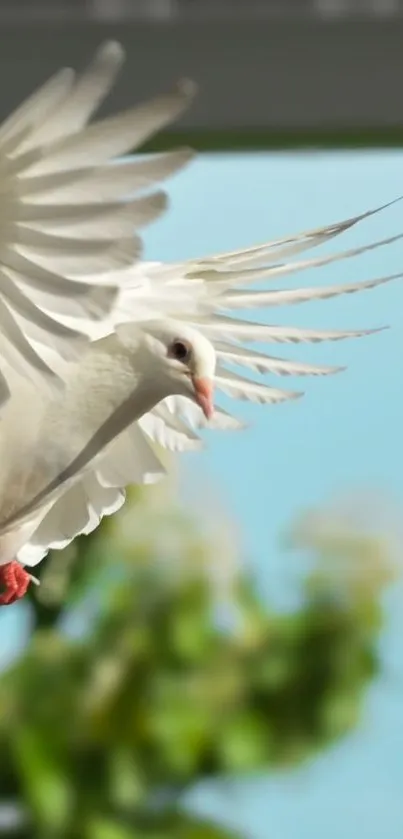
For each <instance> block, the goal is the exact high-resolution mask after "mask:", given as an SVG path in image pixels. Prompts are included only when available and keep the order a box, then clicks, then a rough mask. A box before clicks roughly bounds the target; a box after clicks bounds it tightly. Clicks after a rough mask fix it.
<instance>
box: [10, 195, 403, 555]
mask: <svg viewBox="0 0 403 839" xmlns="http://www.w3.org/2000/svg"><path fill="white" fill-rule="evenodd" d="M381 209H383V207H380V208H377V209H376V210H374V211H371V212H370V213H366V214H363V215H360V216H357V217H355V218H352V219H349V220H348V221H343V222H341V223H339V224H336V225H335V224H333V225H331V226H328V227H324V228H321V229H320V230H316V231H311V232H308V233H305V234H300V235H297V236H295V237H289V238H288V239H287V240H283V241H281V242H278V241H277V242H270V243H267V244H266V245H263V246H257V247H255V248H250V249H247V250H244V251H239V252H237V253H229V254H222V255H219V256H214V257H211V258H208V259H203V260H200V261H197V260H189V261H187V262H183V263H176V264H159V263H140V264H138V265H137V266H133V267H132V268H130V269H125V271H124V273H125V275H126V280H125V282H124V284H123V285H122V288H121V291H120V293H119V297H118V300H117V303H116V305H115V307H114V309H113V311H112V313H111V315H110V316H109V317H108V319H107V322H106V323H105V322H103V323H102V324H95V323H93V324H91V325H89V330H90V332H91V335H92V337H93V344H92V349H90V350H89V353H88V354H87V356H86V358H87V362H86V361H85V359H84V361H83V362H78V363H76V364H74V365H65V366H64V372H63V375H64V377H65V378H66V380H67V382H68V381H69V377H70V376H71V374H72V371H73V370H74V371H75V375H76V376H77V378H76V381H77V382H81V385H80V389H82V391H83V392H84V393H88V392H89V391H90V392H91V400H90V401H91V405H92V407H93V408H94V412H95V413H94V416H93V418H92V426H91V428H90V427H89V426H88V427H87V428H86V431H85V434H84V436H83V437H82V439H81V440H80V441H76V443H75V451H76V450H78V449H80V446H81V444H83V445H84V442H85V441H87V440H90V439H91V434H92V432H94V431H95V429H97V428H99V426H100V425H101V424H102V421H103V419H104V418H106V417H107V416H110V415H111V413H112V411H113V410H114V409H116V407H117V405H118V404H120V403H121V402H122V401H123V400H124V399H125V397H126V395H127V391H126V390H125V389H124V392H123V391H121V392H120V393H119V382H121V373H122V368H121V367H120V368H119V370H120V372H119V374H118V371H117V368H116V367H114V366H113V364H112V366H110V365H111V362H112V361H114V360H116V342H117V341H119V340H120V339H119V336H122V335H123V336H124V335H125V330H127V334H129V335H133V336H135V335H137V334H138V332H139V331H142V330H144V331H145V332H147V331H148V330H149V328H150V327H149V323H150V321H151V322H152V327H153V324H154V322H157V324H158V323H161V324H167V325H168V328H170V329H171V331H172V335H174V334H180V333H181V331H182V332H185V333H186V331H187V330H189V329H190V330H191V335H192V338H193V335H196V336H200V338H201V339H204V340H205V341H207V342H208V345H209V346H210V345H211V346H213V347H214V352H215V358H216V362H217V364H216V369H215V375H214V381H215V387H216V389H217V390H218V391H221V392H223V393H225V394H226V395H228V396H230V397H233V398H235V399H246V400H251V401H254V402H260V403H266V404H276V403H279V402H284V401H287V400H290V399H295V398H297V397H299V396H301V395H302V393H300V392H295V391H287V390H284V389H282V388H278V387H273V386H272V385H268V384H267V383H266V382H265V381H264V380H263V381H257V380H256V379H249V378H247V376H246V375H243V374H241V373H240V372H238V370H237V368H245V369H246V371H248V370H250V371H253V373H257V374H260V375H262V376H264V375H265V374H267V373H271V374H276V375H279V376H287V375H295V376H307V375H314V376H315V375H316V376H323V375H329V374H332V373H336V372H338V371H340V370H341V369H342V368H341V367H337V366H323V365H315V364H308V363H304V362H303V361H291V360H288V359H281V358H279V357H277V356H272V355H266V354H265V353H264V352H262V351H255V350H254V349H253V348H252V347H251V346H245V343H246V344H248V345H250V344H251V343H252V344H253V342H259V343H265V344H270V343H286V342H292V343H295V344H298V343H304V342H321V341H326V340H331V341H337V340H342V339H345V338H350V337H360V336H364V335H370V334H371V333H373V332H376V331H377V330H376V329H375V330H371V329H369V330H365V329H364V330H350V331H339V330H316V329H302V328H296V327H282V326H270V325H267V324H266V323H257V322H248V321H245V320H244V319H239V318H238V317H237V316H236V314H237V309H238V308H240V307H242V309H248V308H249V309H252V310H258V309H260V308H263V309H267V308H269V307H270V305H274V306H277V305H279V304H280V303H282V304H286V303H290V304H293V303H300V302H305V301H308V300H320V299H326V298H330V297H334V296H337V295H341V294H351V293H354V292H358V291H360V290H365V289H371V288H375V287H376V286H377V285H380V284H383V283H385V282H388V281H389V280H391V279H394V278H395V277H396V276H398V275H393V276H389V277H382V278H379V279H373V280H368V281H364V282H360V283H348V284H345V285H340V286H330V287H319V288H308V289H295V290H289V291H287V290H274V289H273V290H271V289H270V290H269V289H265V290H264V291H260V290H257V291H254V290H253V289H251V288H250V286H251V285H253V283H254V282H258V281H259V279H260V278H261V277H262V275H263V276H265V277H266V279H268V278H271V276H273V279H274V278H276V277H277V276H279V275H283V274H286V273H293V272H295V271H299V270H302V269H304V268H308V267H311V268H312V267H315V266H318V267H319V266H320V265H323V264H328V263H330V262H332V261H336V260H339V259H347V258H349V257H353V256H358V255H359V254H360V253H363V252H364V251H366V250H371V249H373V248H374V247H381V246H382V245H385V244H387V243H389V242H391V241H392V239H391V238H390V239H385V240H381V241H379V242H377V243H375V244H370V245H367V246H363V247H360V248H355V249H353V250H349V251H345V252H341V253H336V254H335V255H333V256H326V257H314V258H312V259H308V260H304V261H299V262H289V263H282V264H280V263H279V258H281V259H284V257H287V256H288V255H289V254H290V253H291V254H292V255H295V254H296V253H300V252H301V251H303V250H304V249H307V248H310V247H313V246H317V245H319V244H321V243H322V242H326V241H328V240H329V239H331V238H333V237H335V236H337V235H339V234H340V233H342V232H344V231H345V230H347V229H349V228H351V227H352V226H353V225H354V224H357V223H358V222H359V221H362V220H363V219H364V218H366V217H368V216H369V215H371V214H373V213H376V212H379V211H380V210H381ZM394 238H395V237H394ZM258 266H261V267H258ZM240 304H241V305H240ZM118 324H120V326H119V325H118ZM193 330H194V332H193ZM116 333H117V334H116ZM197 340H198V339H197ZM108 342H109V344H108ZM101 349H102V351H104V350H105V353H106V355H105V356H104V357H103V359H102V361H100V360H98V361H97V362H96V365H95V368H94V369H89V368H88V367H87V371H86V365H88V364H90V368H91V365H92V364H93V363H94V359H96V358H97V356H98V353H99V351H100V350H101ZM202 352H204V350H203V351H202ZM91 358H92V359H93V361H91V362H89V360H90V359H91ZM119 364H120V362H119ZM118 366H119V365H118ZM142 366H145V367H146V374H147V377H148V378H150V379H152V380H153V381H155V377H156V372H155V370H153V368H152V366H150V364H149V363H148V362H147V361H145V360H144V361H142V360H141V359H137V360H136V361H135V362H134V367H133V370H132V373H131V375H132V376H133V378H132V379H131V381H129V382H128V387H129V389H130V387H131V388H132V390H133V391H135V389H136V381H137V376H138V374H139V373H140V368H141V367H142ZM231 367H233V368H234V369H231ZM68 392H69V391H68V386H67V393H68ZM164 395H165V394H164V392H163V390H162V391H161V392H160V394H159V400H158V399H157V397H154V398H155V402H156V404H155V405H154V406H151V409H150V410H146V408H145V405H144V402H143V403H142V404H141V406H140V408H138V405H137V407H135V406H133V405H132V407H131V408H130V409H129V411H128V413H127V415H126V416H125V420H124V425H123V426H122V425H117V424H115V423H114V421H113V419H112V421H111V424H110V428H109V431H108V435H107V438H104V439H103V441H102V444H98V443H97V444H96V445H95V446H94V447H93V448H92V450H91V457H95V458H96V459H94V460H91V461H90V462H87V463H86V464H85V466H79V467H78V471H77V472H76V473H75V475H74V478H73V479H71V478H70V477H69V478H68V479H66V484H64V485H62V486H60V485H59V484H58V485H57V490H56V492H55V495H54V496H53V498H54V501H51V502H50V511H49V512H47V514H46V515H45V514H44V511H45V510H46V501H47V500H49V498H50V496H49V495H47V494H46V493H45V495H44V497H42V498H41V499H40V505H39V514H37V513H36V514H35V521H36V522H38V524H37V525H36V524H35V526H34V529H33V533H30V534H29V538H28V539H26V540H25V539H24V544H23V545H22V547H21V548H20V549H19V551H18V557H19V559H20V561H21V562H22V563H23V564H26V565H34V564H36V563H37V562H38V561H39V560H40V559H41V558H42V557H43V556H44V555H45V554H46V553H47V551H48V549H49V547H52V548H61V547H64V546H65V545H67V544H68V543H69V542H70V541H71V540H72V539H73V538H74V537H75V536H76V535H77V534H78V533H89V532H91V531H92V530H93V529H94V528H95V527H96V526H97V525H98V524H99V521H100V520H101V518H102V516H103V515H107V514H111V513H113V512H115V511H116V510H118V509H119V507H120V506H121V505H122V504H123V502H124V499H125V493H124V490H125V487H127V486H128V485H130V484H134V483H147V482H151V481H155V480H158V479H159V478H161V477H162V476H163V475H164V473H165V470H164V467H163V464H162V463H161V462H160V460H159V459H158V446H161V447H163V448H166V449H168V450H170V451H173V452H181V451H185V450H190V449H197V448H199V447H200V446H201V439H200V437H199V434H198V431H199V429H201V428H203V427H205V426H206V425H207V424H208V426H209V427H210V428H217V429H223V430H225V429H238V428H242V427H243V424H242V423H241V422H239V421H238V420H237V419H236V418H235V417H234V416H232V415H231V414H229V413H227V412H226V411H224V410H223V409H222V408H220V407H219V406H217V407H216V410H215V414H214V417H213V418H212V419H211V420H210V421H208V422H207V420H206V418H205V417H204V416H203V413H202V411H201V410H200V407H199V406H198V405H197V404H195V402H194V401H192V400H191V399H189V394H187V395H183V394H178V393H175V392H174V391H173V392H172V393H170V395H168V396H165V398H163V397H164ZM32 398H33V395H32V396H31V399H32ZM110 399H112V402H113V404H112V403H111V402H110V401H108V400H110ZM54 404H57V402H55V401H54ZM136 404H137V403H136ZM10 410H11V406H10ZM74 412H76V414H78V415H79V416H80V418H82V416H83V411H82V408H81V407H80V404H79V399H78V398H77V393H76V392H74V393H72V395H71V400H70V402H67V403H66V402H65V403H64V407H63V408H62V410H61V411H60V410H59V409H58V410H57V412H56V413H57V417H58V419H57V421H58V423H60V425H59V429H60V430H59V432H58V434H56V435H55V434H54V433H53V432H49V426H48V422H47V423H45V424H44V425H42V424H41V423H39V426H40V433H41V434H42V436H43V439H44V440H46V439H52V440H53V439H55V438H56V439H58V440H60V439H61V437H60V431H61V430H64V431H65V432H67V438H68V440H69V442H70V443H71V440H72V436H71V431H70V426H69V423H68V421H67V417H68V416H69V417H71V415H72V413H74ZM136 412H137V414H138V418H137V420H136V421H133V420H134V419H135V414H136ZM15 413H16V416H15V419H14V420H11V423H10V424H11V425H12V426H13V425H14V422H16V421H17V416H18V407H17V405H16V406H15ZM10 416H11V414H10ZM84 438H85V439H84ZM105 440H106V442H105ZM155 444H157V449H156V448H155ZM45 448H46V447H45ZM84 448H85V446H84ZM39 450H42V446H39ZM81 450H82V449H80V451H81ZM48 453H49V449H48ZM59 455H60V451H59ZM73 455H74V453H73V452H72V451H70V452H67V451H66V450H62V456H61V461H60V466H61V467H64V466H66V465H67V464H70V463H71V462H72V460H74V456H73ZM34 456H36V455H35V454H34ZM0 457H1V449H0ZM32 457H33V455H32V453H30V455H29V458H31V462H32ZM29 458H28V459H29ZM81 469H82V471H81ZM34 471H35V470H34ZM35 473H36V475H38V470H36V471H35ZM63 480H64V478H63ZM44 484H46V481H43V479H42V486H44ZM54 491H55V490H52V492H54ZM25 497H26V498H28V496H25ZM0 509H1V497H0ZM39 520H40V521H39ZM32 526H33V525H31V527H32Z"/></svg>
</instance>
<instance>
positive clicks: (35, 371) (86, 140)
mask: <svg viewBox="0 0 403 839" xmlns="http://www.w3.org/2000/svg"><path fill="white" fill-rule="evenodd" d="M123 57H124V55H123V50H122V48H121V47H120V46H119V44H116V43H113V42H111V43H107V44H105V45H104V46H103V47H102V48H101V49H100V50H99V51H98V53H97V54H96V56H95V59H94V61H93V62H92V64H91V65H90V66H89V67H88V69H87V70H86V71H85V72H84V73H83V74H82V75H81V76H80V77H79V78H77V79H76V78H75V74H74V72H73V71H72V70H71V69H63V70H61V71H60V72H58V73H56V75H55V76H54V77H53V78H51V79H50V80H49V81H48V82H47V83H46V84H45V85H43V87H41V88H40V89H39V90H38V91H36V93H34V94H33V95H32V96H31V97H30V98H29V99H28V100H27V101H26V102H24V104H23V105H21V107H20V108H18V110H16V111H15V112H14V113H13V114H12V115H11V116H10V117H9V118H8V119H7V120H6V121H5V122H4V123H3V124H2V125H1V126H0V194H1V214H0V357H1V359H2V364H1V367H0V405H1V402H2V401H4V400H5V399H6V398H7V395H8V391H9V382H8V379H9V372H10V371H9V372H7V368H11V372H12V370H16V371H17V372H19V373H22V374H23V375H28V376H29V377H30V378H32V377H36V380H37V382H38V383H46V382H47V383H49V382H53V381H54V380H56V381H57V376H56V374H55V372H54V370H53V368H52V366H51V364H50V363H49V360H48V359H47V358H46V353H45V352H43V351H42V347H44V348H46V347H50V348H51V349H53V350H54V351H55V352H56V353H57V354H58V355H60V356H62V357H67V358H71V357H72V356H74V355H75V354H76V352H77V351H78V350H81V346H82V342H83V341H85V340H86V339H85V333H86V328H85V327H86V323H87V319H88V318H100V317H103V316H104V315H105V314H106V313H107V312H109V311H110V308H111V305H112V303H113V301H114V300H115V298H116V292H117V288H115V287H114V284H111V283H110V282H109V278H108V276H107V272H110V271H113V270H115V269H120V268H122V267H123V266H125V265H129V264H130V265H132V264H133V263H134V262H135V261H136V260H138V258H139V257H140V255H141V239H140V237H139V235H137V233H135V231H136V230H139V229H140V228H142V227H143V226H144V225H145V224H148V223H149V222H150V221H152V220H154V219H155V218H157V217H158V216H159V215H160V213H161V212H163V210H164V209H165V206H166V196H165V193H164V192H162V191H160V190H158V191H152V192H150V193H149V194H146V195H139V193H140V192H142V191H143V190H144V189H148V188H150V187H153V186H154V185H155V184H156V183H157V182H158V181H161V180H162V179H163V178H165V177H166V176H168V175H169V174H171V173H173V172H175V171H176V170H177V169H179V168H180V167H181V166H183V165H184V164H185V163H186V162H187V160H189V158H190V156H191V153H190V152H189V151H188V150H187V149H183V150H179V151H176V152H173V153H168V154H161V155H155V156H153V157H145V158H143V159H141V160H133V159H126V160H123V162H116V160H115V159H116V158H119V157H121V156H122V155H124V154H126V153H127V152H129V151H132V150H133V149H135V148H136V147H137V146H139V145H141V144H142V143H143V142H144V141H145V140H146V139H147V138H148V137H149V136H150V135H152V134H153V133H154V132H155V131H158V130H159V129H160V128H162V127H163V126H164V125H166V124H167V123H169V122H170V121H171V120H173V119H174V118H175V117H176V116H178V115H179V114H180V112H181V111H182V109H183V108H185V107H186V106H187V104H188V103H189V102H190V100H191V98H192V96H193V93H194V90H193V86H192V85H191V84H190V83H185V82H184V83H181V84H179V85H178V86H177V87H176V88H175V89H174V90H173V91H171V92H170V93H168V94H166V95H165V96H160V97H158V98H156V99H154V100H152V101H150V102H147V103H145V104H143V105H140V106H136V107H133V108H130V109H128V110H126V111H124V112H123V113H120V114H118V115H116V116H112V117H109V118H107V119H103V120H99V121H97V122H93V123H92V124H90V125H88V123H89V121H90V120H91V118H92V116H93V114H94V112H95V111H96V110H97V108H98V106H99V104H100V103H101V102H102V100H103V99H104V98H105V96H106V95H107V94H108V92H109V90H110V88H111V87H112V85H113V83H114V81H115V78H116V75H117V72H118V70H119V69H120V66H121V64H122V61H123ZM102 275H105V276H102ZM65 315H67V316H68V317H69V319H70V322H69V324H68V325H66V324H65V323H64V322H63V316H65Z"/></svg>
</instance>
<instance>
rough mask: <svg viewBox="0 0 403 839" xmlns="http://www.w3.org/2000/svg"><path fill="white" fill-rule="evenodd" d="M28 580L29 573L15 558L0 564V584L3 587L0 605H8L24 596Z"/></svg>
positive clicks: (29, 579)
mask: <svg viewBox="0 0 403 839" xmlns="http://www.w3.org/2000/svg"><path fill="white" fill-rule="evenodd" d="M30 582H31V577H30V575H29V574H28V572H27V571H25V568H23V567H22V565H20V563H19V562H17V560H15V559H14V560H13V561H12V562H8V563H7V564H6V565H0V585H1V586H2V588H4V591H3V593H2V594H0V606H9V605H11V603H15V601H16V600H20V598H21V597H24V595H25V594H26V593H27V589H28V586H29V584H30Z"/></svg>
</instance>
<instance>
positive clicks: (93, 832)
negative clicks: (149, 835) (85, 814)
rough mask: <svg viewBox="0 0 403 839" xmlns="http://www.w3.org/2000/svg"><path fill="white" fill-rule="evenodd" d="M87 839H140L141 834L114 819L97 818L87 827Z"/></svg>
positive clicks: (90, 821)
mask: <svg viewBox="0 0 403 839" xmlns="http://www.w3.org/2000/svg"><path fill="white" fill-rule="evenodd" d="M85 839H140V834H139V833H137V831H135V830H133V829H132V828H131V827H128V826H127V825H123V824H121V823H120V822H118V821H115V820H113V819H107V818H102V817H95V818H93V819H90V820H89V821H88V822H87V824H86V826H85Z"/></svg>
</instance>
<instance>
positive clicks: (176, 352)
mask: <svg viewBox="0 0 403 839" xmlns="http://www.w3.org/2000/svg"><path fill="white" fill-rule="evenodd" d="M169 355H170V356H171V358H175V360H176V361H183V362H186V361H189V358H190V355H191V348H190V346H189V344H187V343H186V341H180V340H179V339H177V340H175V341H173V342H172V344H171V346H170V348H169Z"/></svg>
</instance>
